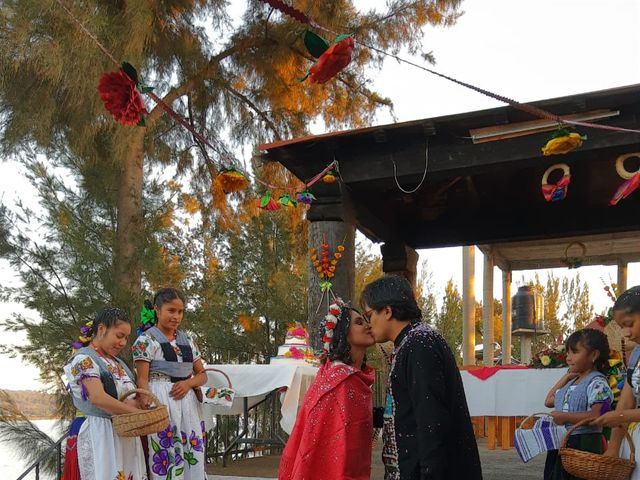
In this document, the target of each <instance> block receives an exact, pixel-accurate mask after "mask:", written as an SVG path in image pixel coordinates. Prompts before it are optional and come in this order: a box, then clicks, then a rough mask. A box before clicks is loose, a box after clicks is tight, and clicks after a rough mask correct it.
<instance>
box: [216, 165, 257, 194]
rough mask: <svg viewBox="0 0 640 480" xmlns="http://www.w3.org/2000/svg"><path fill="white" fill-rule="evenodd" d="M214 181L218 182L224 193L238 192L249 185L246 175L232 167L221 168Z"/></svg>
mask: <svg viewBox="0 0 640 480" xmlns="http://www.w3.org/2000/svg"><path fill="white" fill-rule="evenodd" d="M215 181H216V182H217V183H219V184H220V186H221V187H222V191H223V192H224V193H234V192H240V191H242V190H244V189H245V188H247V187H248V186H249V180H247V177H245V176H244V174H243V173H242V172H240V171H238V170H236V169H235V168H233V167H225V168H222V169H221V170H220V173H219V174H218V176H217V177H216V179H215Z"/></svg>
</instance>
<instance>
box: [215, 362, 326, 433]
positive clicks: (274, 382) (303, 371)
mask: <svg viewBox="0 0 640 480" xmlns="http://www.w3.org/2000/svg"><path fill="white" fill-rule="evenodd" d="M207 368H215V369H217V370H222V371H223V372H224V373H226V374H227V375H228V376H229V379H230V380H231V383H232V385H233V389H234V390H235V392H236V396H235V399H234V401H233V406H232V407H231V409H228V408H223V407H218V406H214V405H209V404H204V405H203V411H204V417H205V424H206V425H207V428H211V426H212V425H211V422H212V421H213V417H214V416H215V415H239V414H241V413H242V412H243V399H244V398H247V399H248V402H249V407H251V406H253V405H255V404H256V403H258V402H260V401H261V400H263V399H264V398H265V397H266V396H267V395H268V394H269V393H270V392H272V391H273V390H277V389H279V388H282V387H286V388H287V391H286V392H285V394H284V398H283V399H282V408H281V409H280V413H281V415H282V418H281V419H280V425H281V426H282V429H283V430H284V431H285V432H287V433H291V430H292V429H293V424H294V423H295V421H296V416H297V415H298V409H299V408H300V406H301V405H302V400H303V399H304V395H305V393H307V390H308V389H309V387H310V386H311V384H312V383H313V380H314V378H315V376H316V373H317V371H318V369H317V368H315V367H311V366H305V365H286V364H279V365H278V364H277V365H207ZM207 375H208V381H207V386H209V387H220V386H227V381H226V379H225V378H224V376H222V375H221V374H219V373H217V372H207Z"/></svg>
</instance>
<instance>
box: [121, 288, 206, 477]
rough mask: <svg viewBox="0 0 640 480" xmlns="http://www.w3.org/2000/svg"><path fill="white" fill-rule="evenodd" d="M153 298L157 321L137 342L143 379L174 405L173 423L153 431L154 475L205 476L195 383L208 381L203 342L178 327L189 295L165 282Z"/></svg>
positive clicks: (171, 411)
mask: <svg viewBox="0 0 640 480" xmlns="http://www.w3.org/2000/svg"><path fill="white" fill-rule="evenodd" d="M147 302H148V301H147ZM147 302H145V308H150V307H153V310H154V312H155V316H154V319H155V321H154V322H153V323H155V325H154V326H152V327H151V328H149V329H148V330H146V331H144V332H143V333H141V334H140V335H139V336H138V339H137V340H136V341H135V343H134V345H133V359H134V361H135V364H136V371H137V373H138V385H139V387H140V388H144V389H147V390H150V391H151V392H153V394H154V395H156V396H157V397H158V399H159V400H160V402H161V403H163V404H165V405H167V407H168V408H169V427H168V428H167V429H166V430H165V431H163V432H160V433H158V434H153V435H149V437H148V444H149V470H150V475H151V478H152V479H153V480H169V479H171V480H203V479H204V478H206V477H205V463H206V461H205V453H206V449H205V436H206V432H205V428H204V421H203V420H202V412H201V405H200V402H199V400H198V398H197V397H196V390H194V389H195V388H197V387H200V386H201V385H204V384H205V383H206V381H207V374H206V372H205V371H204V365H203V364H202V360H201V358H200V352H199V350H198V347H197V346H196V345H195V343H194V342H193V340H192V339H191V338H190V337H189V336H188V335H187V334H185V333H184V332H183V331H181V330H178V327H179V326H180V322H182V318H183V316H184V305H185V299H184V297H183V295H182V294H181V293H180V292H179V291H178V290H176V289H174V288H165V289H162V290H160V291H159V292H158V293H157V294H156V296H155V297H154V299H153V304H152V305H149V304H148V303H147ZM149 303H150V302H149Z"/></svg>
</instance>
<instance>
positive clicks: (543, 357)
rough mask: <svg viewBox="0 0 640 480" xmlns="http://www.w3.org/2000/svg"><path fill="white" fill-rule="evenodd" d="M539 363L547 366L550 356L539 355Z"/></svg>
mask: <svg viewBox="0 0 640 480" xmlns="http://www.w3.org/2000/svg"><path fill="white" fill-rule="evenodd" d="M540 363H541V364H542V365H544V366H545V367H548V366H549V364H550V363H551V358H550V357H549V355H543V356H541V357H540Z"/></svg>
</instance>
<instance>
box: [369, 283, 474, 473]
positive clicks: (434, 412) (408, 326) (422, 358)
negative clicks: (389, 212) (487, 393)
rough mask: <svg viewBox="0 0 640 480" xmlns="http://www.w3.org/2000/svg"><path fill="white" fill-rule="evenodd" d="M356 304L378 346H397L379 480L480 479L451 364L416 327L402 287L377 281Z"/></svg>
mask: <svg viewBox="0 0 640 480" xmlns="http://www.w3.org/2000/svg"><path fill="white" fill-rule="evenodd" d="M361 303H362V307H363V309H364V315H365V316H366V317H367V318H368V319H369V321H370V323H371V333H372V334H373V336H374V338H375V340H376V342H378V343H382V342H387V341H393V342H394V344H395V348H394V351H393V355H392V360H391V369H390V372H389V379H388V384H387V401H386V408H385V412H384V416H385V418H384V429H383V440H384V445H383V450H382V461H383V462H384V464H385V477H384V478H385V480H457V479H461V480H462V479H464V480H481V479H482V469H481V467H480V458H479V456H478V447H477V444H476V440H475V436H474V433H473V427H472V426H471V418H470V417H469V410H468V408H467V400H466V398H465V394H464V389H463V386H462V379H461V377H460V372H459V371H458V367H457V366H456V361H455V358H454V356H453V353H452V352H451V349H450V348H449V346H448V345H447V343H446V342H445V340H444V338H443V337H442V336H441V335H440V334H439V333H437V332H436V331H435V330H433V329H432V328H430V327H429V326H427V325H425V324H424V323H423V322H422V313H421V312H420V309H419V308H418V304H417V302H416V299H415V296H414V294H413V289H412V288H411V285H410V284H409V282H408V280H407V279H405V278H404V277H399V276H385V277H382V278H379V279H378V280H376V281H374V282H372V283H370V284H368V285H367V286H366V287H365V288H364V291H363V292H362V299H361Z"/></svg>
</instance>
